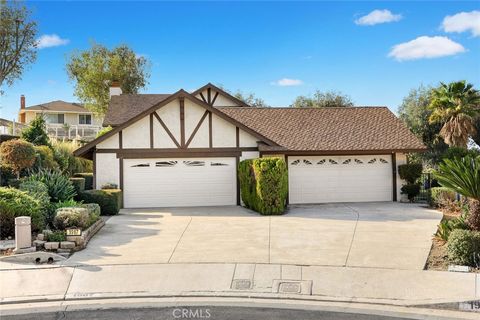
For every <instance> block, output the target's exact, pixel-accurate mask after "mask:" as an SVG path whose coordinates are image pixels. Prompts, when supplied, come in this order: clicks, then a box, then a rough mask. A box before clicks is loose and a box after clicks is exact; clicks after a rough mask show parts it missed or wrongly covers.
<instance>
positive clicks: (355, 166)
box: [288, 155, 393, 203]
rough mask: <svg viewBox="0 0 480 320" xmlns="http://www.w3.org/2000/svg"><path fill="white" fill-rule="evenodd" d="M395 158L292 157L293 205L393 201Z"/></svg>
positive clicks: (290, 196)
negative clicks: (393, 166)
mask: <svg viewBox="0 0 480 320" xmlns="http://www.w3.org/2000/svg"><path fill="white" fill-rule="evenodd" d="M391 161H392V158H391V156H389V155H377V156H325V157H323V156H322V157H309V156H303V157H288V171H289V201H290V203H324V202H367V201H392V199H393V195H392V163H391Z"/></svg>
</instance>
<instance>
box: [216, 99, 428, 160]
mask: <svg viewBox="0 0 480 320" xmlns="http://www.w3.org/2000/svg"><path fill="white" fill-rule="evenodd" d="M218 109H219V110H220V111H222V112H223V113H225V114H227V115H228V116H230V117H232V118H233V119H235V120H237V121H239V122H241V123H243V124H245V125H246V126H248V127H249V128H252V129H253V130H255V131H257V132H258V133H260V134H262V135H264V136H266V137H268V138H269V139H271V140H273V141H275V142H276V143H277V144H278V145H280V146H281V147H280V148H279V147H271V146H270V147H269V146H263V150H264V151H268V150H272V151H274V150H289V151H316V152H318V151H326V152H328V151H375V150H378V151H380V150H381V151H401V150H408V151H420V150H424V149H425V146H424V145H423V143H422V142H421V141H420V140H419V139H418V138H417V137H416V136H415V135H414V134H413V133H412V132H411V131H410V130H409V129H408V128H407V127H406V126H405V124H404V123H403V122H402V121H401V120H400V119H398V118H397V117H396V116H395V115H394V114H393V113H392V112H391V111H390V110H389V109H388V108H387V107H338V108H252V107H250V108H238V107H237V108H235V107H233V108H218Z"/></svg>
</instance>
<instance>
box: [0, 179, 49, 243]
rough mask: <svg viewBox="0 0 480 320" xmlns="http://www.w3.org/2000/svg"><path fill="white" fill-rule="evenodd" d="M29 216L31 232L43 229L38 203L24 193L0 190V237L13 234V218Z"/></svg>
mask: <svg viewBox="0 0 480 320" xmlns="http://www.w3.org/2000/svg"><path fill="white" fill-rule="evenodd" d="M20 216H30V217H31V220H32V230H33V231H37V230H41V229H43V227H44V225H45V219H44V216H43V214H42V208H41V205H40V202H39V201H38V200H37V199H35V198H34V197H32V196H31V195H29V194H28V193H27V192H25V191H21V190H18V189H15V188H3V187H2V188H0V237H1V238H5V237H9V236H13V235H14V234H15V217H20Z"/></svg>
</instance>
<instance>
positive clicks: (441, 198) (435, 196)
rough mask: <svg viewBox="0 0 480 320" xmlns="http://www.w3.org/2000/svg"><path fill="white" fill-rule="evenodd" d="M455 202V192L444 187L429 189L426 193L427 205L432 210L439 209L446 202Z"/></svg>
mask: <svg viewBox="0 0 480 320" xmlns="http://www.w3.org/2000/svg"><path fill="white" fill-rule="evenodd" d="M455 200H456V194H455V192H453V191H452V190H450V189H448V188H445V187H435V188H430V190H429V193H428V203H429V205H430V206H431V207H432V208H440V207H442V206H443V205H445V204H446V203H447V202H452V201H455Z"/></svg>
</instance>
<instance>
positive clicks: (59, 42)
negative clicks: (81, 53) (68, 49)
mask: <svg viewBox="0 0 480 320" xmlns="http://www.w3.org/2000/svg"><path fill="white" fill-rule="evenodd" d="M69 42H70V40H68V39H62V38H60V37H59V36H58V35H56V34H44V35H42V36H40V38H38V39H37V48H38V49H43V48H50V47H58V46H64V45H66V44H67V43H69Z"/></svg>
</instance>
